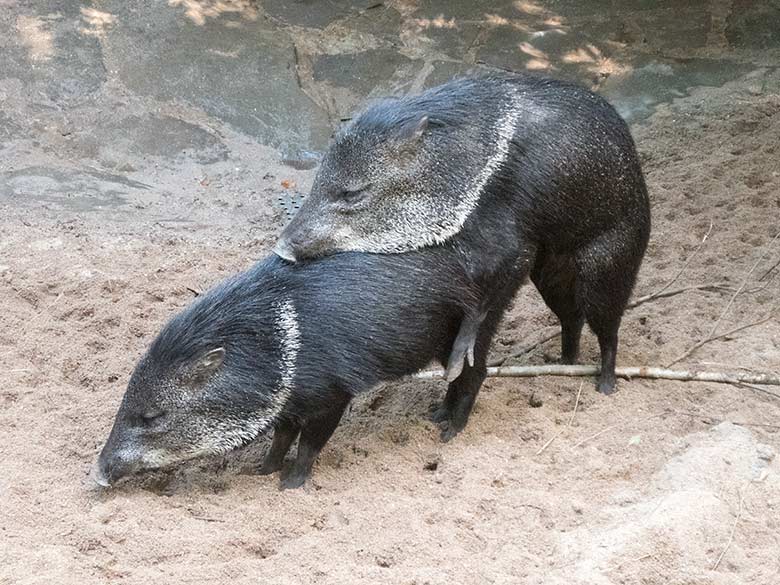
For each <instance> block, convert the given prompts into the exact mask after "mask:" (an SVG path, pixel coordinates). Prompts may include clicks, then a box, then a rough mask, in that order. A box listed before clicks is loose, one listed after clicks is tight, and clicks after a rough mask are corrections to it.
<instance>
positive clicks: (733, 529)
mask: <svg viewBox="0 0 780 585" xmlns="http://www.w3.org/2000/svg"><path fill="white" fill-rule="evenodd" d="M744 501H745V492H744V490H740V492H739V512H737V517H736V518H734V525H733V526H732V527H731V534H730V535H729V541H728V542H727V543H726V547H725V548H724V549H723V550H722V551H721V553H720V556H719V557H718V560H717V561H715V564H714V565H712V570H713V571H714V570H716V569H717V568H718V565H720V562H721V561H722V560H723V555H725V554H726V551H727V550H729V547H730V546H731V543H732V542H733V541H734V533H735V532H736V531H737V524H738V523H739V519H740V518H742V504H743V502H744Z"/></svg>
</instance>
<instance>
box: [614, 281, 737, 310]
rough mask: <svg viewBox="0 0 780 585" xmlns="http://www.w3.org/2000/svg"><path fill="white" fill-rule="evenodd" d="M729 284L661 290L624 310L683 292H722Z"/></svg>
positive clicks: (715, 283)
mask: <svg viewBox="0 0 780 585" xmlns="http://www.w3.org/2000/svg"><path fill="white" fill-rule="evenodd" d="M730 284H731V283H730V282H725V281H724V282H712V283H710V284H693V285H691V286H684V287H682V288H676V289H674V290H669V291H664V289H665V288H666V287H664V289H661V290H660V291H657V292H654V293H652V294H649V295H645V296H643V297H639V298H638V299H636V300H635V301H631V302H630V303H628V304H627V305H626V309H633V308H635V307H638V306H639V305H642V304H644V303H647V302H649V301H654V300H656V299H663V298H666V297H673V296H676V295H679V294H682V293H684V292H688V291H689V290H703V291H708V292H709V291H722V290H723V289H725V288H728V286H729V285H730Z"/></svg>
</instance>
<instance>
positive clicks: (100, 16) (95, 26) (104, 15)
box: [79, 6, 116, 38]
mask: <svg viewBox="0 0 780 585" xmlns="http://www.w3.org/2000/svg"><path fill="white" fill-rule="evenodd" d="M81 20H82V21H83V22H84V24H85V26H83V27H81V28H80V29H79V31H80V32H81V34H84V35H89V36H93V37H98V38H103V37H105V36H106V33H108V31H109V30H110V29H111V28H112V27H113V26H114V25H115V24H116V16H114V15H113V14H111V13H110V12H104V11H102V10H98V9H97V8H87V7H86V6H83V7H82V8H81Z"/></svg>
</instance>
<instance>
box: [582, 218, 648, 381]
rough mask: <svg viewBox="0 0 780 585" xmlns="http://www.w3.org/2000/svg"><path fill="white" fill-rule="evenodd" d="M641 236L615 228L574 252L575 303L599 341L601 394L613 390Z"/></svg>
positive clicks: (637, 268) (642, 249) (641, 250)
mask: <svg viewBox="0 0 780 585" xmlns="http://www.w3.org/2000/svg"><path fill="white" fill-rule="evenodd" d="M640 227H641V226H640ZM642 237H643V236H642V234H641V233H636V234H634V233H633V231H632V229H631V228H630V227H626V228H625V229H623V230H619V229H616V230H614V231H612V232H607V233H606V234H602V235H601V236H600V237H599V238H597V239H596V240H594V241H593V242H591V243H589V244H587V245H586V246H584V247H583V248H581V249H579V250H577V252H576V253H575V262H576V267H577V304H578V305H579V307H580V308H581V309H582V312H583V314H584V315H585V320H586V321H587V322H588V325H590V327H591V329H593V332H594V333H595V334H596V337H597V338H598V340H599V348H600V349H601V373H600V375H599V379H598V383H597V388H598V391H599V392H601V393H602V394H612V393H613V392H614V391H615V357H616V355H617V348H618V329H619V328H620V320H621V319H622V317H623V311H624V310H625V308H626V304H627V303H628V299H629V297H630V296H631V289H632V288H633V287H634V281H635V280H636V274H637V272H638V270H639V265H640V263H641V262H642V254H643V252H644V244H643V241H642Z"/></svg>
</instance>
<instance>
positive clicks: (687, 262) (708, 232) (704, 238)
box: [648, 220, 712, 300]
mask: <svg viewBox="0 0 780 585" xmlns="http://www.w3.org/2000/svg"><path fill="white" fill-rule="evenodd" d="M711 233H712V220H710V229H708V230H707V233H706V234H704V237H703V238H702V239H701V242H699V245H698V246H696V249H695V250H694V251H693V253H692V254H691V255H690V256H688V258H687V259H686V260H685V262H684V263H683V265H682V268H680V270H678V271H677V274H675V275H674V278H672V280H670V281H669V282H667V283H666V284H665V285H664V286H663V287H662V288H660V289H659V290H657V291H656V292H654V293H653V294H651V295H649V298H648V300H651V299H653V298H655V297H658V296H659V295H660V294H661V293H663V292H664V291H665V290H666V289H668V288H669V287H670V286H672V285H673V284H674V283H675V282H677V279H678V278H680V276H682V273H683V272H685V269H686V268H688V266H689V265H690V263H691V261H692V260H693V259H694V258H695V257H696V254H698V253H699V251H700V250H701V249H702V246H704V242H706V241H707V238H709V237H710V234H711Z"/></svg>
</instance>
